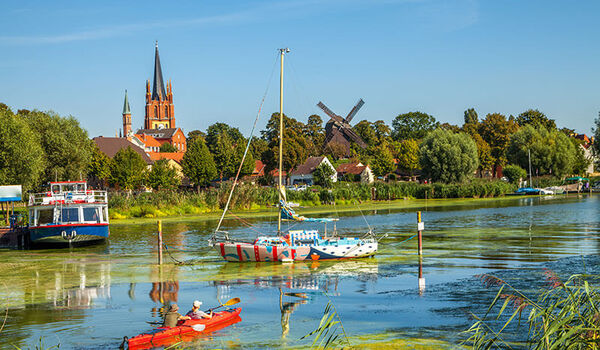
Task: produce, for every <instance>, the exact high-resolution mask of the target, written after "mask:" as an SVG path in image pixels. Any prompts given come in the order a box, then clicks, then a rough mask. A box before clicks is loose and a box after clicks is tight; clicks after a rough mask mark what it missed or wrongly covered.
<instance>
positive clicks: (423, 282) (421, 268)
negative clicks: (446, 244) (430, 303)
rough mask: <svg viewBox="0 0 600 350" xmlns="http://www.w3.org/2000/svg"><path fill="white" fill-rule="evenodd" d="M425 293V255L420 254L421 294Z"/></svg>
mask: <svg viewBox="0 0 600 350" xmlns="http://www.w3.org/2000/svg"><path fill="white" fill-rule="evenodd" d="M423 293H425V278H424V277H423V256H419V295H423Z"/></svg>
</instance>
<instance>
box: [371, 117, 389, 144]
mask: <svg viewBox="0 0 600 350" xmlns="http://www.w3.org/2000/svg"><path fill="white" fill-rule="evenodd" d="M372 127H373V129H374V130H375V135H376V136H377V142H378V143H388V142H391V141H392V138H391V136H392V129H391V128H390V126H389V125H387V124H386V123H385V122H384V121H383V120H376V121H375V122H374V123H373V124H372Z"/></svg>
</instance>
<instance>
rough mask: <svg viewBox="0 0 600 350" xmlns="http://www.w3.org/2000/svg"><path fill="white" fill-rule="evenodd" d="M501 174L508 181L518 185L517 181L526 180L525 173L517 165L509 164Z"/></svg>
mask: <svg viewBox="0 0 600 350" xmlns="http://www.w3.org/2000/svg"><path fill="white" fill-rule="evenodd" d="M502 174H504V176H506V178H508V181H510V182H511V183H514V184H518V182H519V180H521V179H525V178H527V171H525V169H523V168H521V167H520V166H518V165H514V164H510V165H507V166H505V167H504V169H502Z"/></svg>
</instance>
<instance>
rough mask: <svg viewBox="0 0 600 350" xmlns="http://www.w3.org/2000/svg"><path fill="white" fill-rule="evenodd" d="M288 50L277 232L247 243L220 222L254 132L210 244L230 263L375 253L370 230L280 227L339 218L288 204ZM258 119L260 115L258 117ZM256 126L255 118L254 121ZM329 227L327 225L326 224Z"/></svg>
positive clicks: (349, 256) (347, 256)
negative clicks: (351, 232)
mask: <svg viewBox="0 0 600 350" xmlns="http://www.w3.org/2000/svg"><path fill="white" fill-rule="evenodd" d="M289 51H290V50H289V49H287V48H286V49H280V50H279V53H280V64H281V68H280V72H281V73H280V92H279V97H280V103H279V135H281V136H280V137H279V162H278V164H279V168H278V186H277V188H278V196H279V216H278V220H277V234H276V235H271V236H263V235H260V236H258V237H257V238H256V240H254V241H251V242H245V241H242V240H236V239H232V238H231V237H229V233H228V232H226V231H220V230H219V229H220V227H221V223H222V222H223V218H224V217H225V213H226V212H227V210H228V208H229V203H230V201H231V195H232V193H233V191H234V190H235V186H236V184H237V179H238V176H239V174H240V171H241V167H242V164H244V159H245V157H246V154H247V152H248V148H249V147H250V140H252V135H250V137H249V138H248V144H247V145H246V150H245V153H244V156H243V157H242V161H241V164H240V168H239V169H238V173H237V175H236V177H235V180H234V183H233V186H232V188H231V192H230V194H229V199H228V200H227V203H226V204H225V208H224V210H223V214H222V216H221V219H220V220H219V223H218V224H217V228H216V229H215V232H214V234H213V236H212V237H211V238H210V239H209V244H210V245H212V246H213V247H214V248H215V249H216V250H217V252H218V253H219V254H220V255H221V256H222V257H223V258H224V259H225V260H227V261H230V262H247V261H250V262H259V261H281V262H288V261H303V260H336V259H351V258H363V257H368V256H372V255H374V254H375V253H376V252H377V248H378V247H377V246H378V240H377V238H376V237H375V235H374V234H373V232H372V231H371V230H370V229H369V231H368V232H365V234H364V235H363V236H362V237H340V236H338V235H337V231H336V229H335V224H334V229H333V232H332V233H331V234H330V235H329V236H328V235H327V231H326V230H325V235H323V236H322V235H321V234H319V232H318V231H316V230H296V231H288V233H287V234H285V233H284V232H283V231H282V230H281V222H282V220H288V221H295V222H322V223H325V225H326V224H327V223H328V222H335V221H337V220H338V219H333V218H307V217H304V216H300V215H297V214H296V213H295V212H294V211H293V210H292V209H291V207H290V205H289V204H288V203H287V199H286V195H285V187H284V186H283V182H282V174H283V169H282V166H283V165H282V164H283V153H282V152H283V151H282V149H283V136H284V134H283V129H284V127H283V59H284V55H285V54H286V53H288V52H289ZM257 119H258V116H257ZM255 125H256V121H255ZM325 227H326V226H325Z"/></svg>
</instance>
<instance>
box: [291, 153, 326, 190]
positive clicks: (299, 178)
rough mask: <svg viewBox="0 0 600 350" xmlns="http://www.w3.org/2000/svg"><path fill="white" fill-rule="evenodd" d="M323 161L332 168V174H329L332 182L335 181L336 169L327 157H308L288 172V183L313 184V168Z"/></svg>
mask: <svg viewBox="0 0 600 350" xmlns="http://www.w3.org/2000/svg"><path fill="white" fill-rule="evenodd" d="M323 163H325V164H326V165H327V166H329V167H330V168H331V170H333V175H331V180H333V182H336V181H337V171H336V170H335V168H334V167H333V165H332V164H331V162H330V161H329V159H327V157H308V159H307V160H306V162H304V164H301V165H298V167H297V168H296V169H295V170H294V171H292V172H291V173H290V184H291V185H300V184H307V185H309V186H310V185H313V184H314V180H313V173H314V171H315V169H317V167H318V166H319V165H321V164H323Z"/></svg>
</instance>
